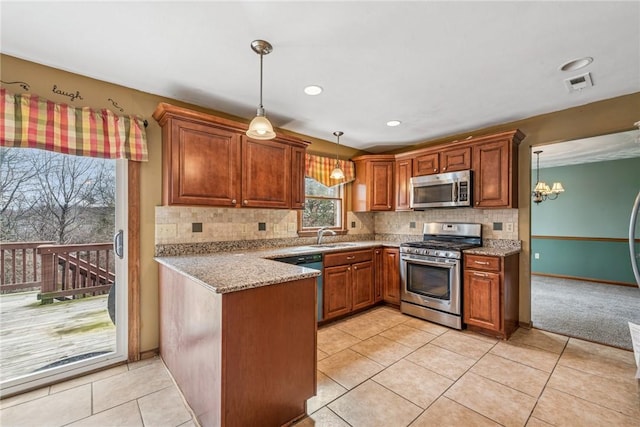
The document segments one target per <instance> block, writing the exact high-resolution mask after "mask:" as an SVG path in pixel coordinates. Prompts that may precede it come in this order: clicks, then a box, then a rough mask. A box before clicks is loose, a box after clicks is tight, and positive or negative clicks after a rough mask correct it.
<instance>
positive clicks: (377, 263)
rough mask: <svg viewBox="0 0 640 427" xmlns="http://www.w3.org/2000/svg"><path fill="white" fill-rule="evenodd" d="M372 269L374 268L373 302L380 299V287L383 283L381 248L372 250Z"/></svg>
mask: <svg viewBox="0 0 640 427" xmlns="http://www.w3.org/2000/svg"><path fill="white" fill-rule="evenodd" d="M373 259H374V266H373V268H374V270H375V284H374V299H375V302H380V301H382V287H383V283H384V257H383V255H382V248H378V249H374V250H373Z"/></svg>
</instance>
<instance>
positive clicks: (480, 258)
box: [464, 255, 500, 271]
mask: <svg viewBox="0 0 640 427" xmlns="http://www.w3.org/2000/svg"><path fill="white" fill-rule="evenodd" d="M464 268H470V269H473V270H486V271H500V258H499V257H494V256H484V255H465V256H464Z"/></svg>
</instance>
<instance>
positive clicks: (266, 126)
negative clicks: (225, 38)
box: [247, 40, 276, 139]
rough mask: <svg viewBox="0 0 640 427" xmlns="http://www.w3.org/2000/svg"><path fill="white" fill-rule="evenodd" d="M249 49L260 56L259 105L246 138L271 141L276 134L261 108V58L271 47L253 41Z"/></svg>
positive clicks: (269, 51) (266, 42) (263, 41)
mask: <svg viewBox="0 0 640 427" xmlns="http://www.w3.org/2000/svg"><path fill="white" fill-rule="evenodd" d="M251 49H253V51H254V52H255V53H257V54H258V55H260V105H259V106H258V111H257V113H256V116H255V117H254V119H253V120H251V123H250V124H249V129H248V130H247V136H248V137H250V138H253V139H273V138H275V137H276V133H275V132H274V131H273V126H271V122H269V120H268V119H267V117H266V115H265V113H264V107H263V106H262V57H263V56H264V55H268V54H269V53H271V51H272V50H273V46H271V44H270V43H269V42H268V41H265V40H254V41H252V42H251Z"/></svg>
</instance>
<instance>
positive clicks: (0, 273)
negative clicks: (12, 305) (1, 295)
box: [0, 242, 54, 292]
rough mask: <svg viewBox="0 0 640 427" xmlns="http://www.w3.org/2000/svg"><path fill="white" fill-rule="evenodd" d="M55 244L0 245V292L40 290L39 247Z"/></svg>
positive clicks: (12, 243) (7, 243)
mask: <svg viewBox="0 0 640 427" xmlns="http://www.w3.org/2000/svg"><path fill="white" fill-rule="evenodd" d="M52 243H54V242H6V243H5V242H3V243H0V292H9V291H19V290H24V289H33V288H39V287H40V286H41V285H42V282H41V277H40V261H39V258H38V254H37V251H36V249H37V247H38V246H40V245H50V244H52Z"/></svg>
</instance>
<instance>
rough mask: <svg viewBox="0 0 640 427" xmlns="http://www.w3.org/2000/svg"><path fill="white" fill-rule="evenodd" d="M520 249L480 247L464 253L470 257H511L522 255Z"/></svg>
mask: <svg viewBox="0 0 640 427" xmlns="http://www.w3.org/2000/svg"><path fill="white" fill-rule="evenodd" d="M520 251H521V249H520V248H492V247H485V246H482V247H479V248H474V249H466V250H464V251H463V252H464V253H465V254H469V255H487V256H501V257H505V256H509V255H513V254H517V253H520Z"/></svg>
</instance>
